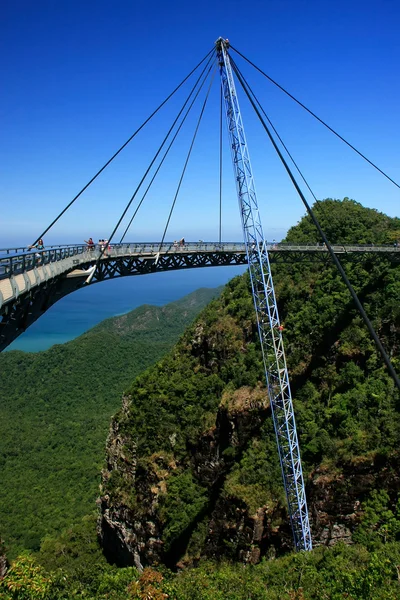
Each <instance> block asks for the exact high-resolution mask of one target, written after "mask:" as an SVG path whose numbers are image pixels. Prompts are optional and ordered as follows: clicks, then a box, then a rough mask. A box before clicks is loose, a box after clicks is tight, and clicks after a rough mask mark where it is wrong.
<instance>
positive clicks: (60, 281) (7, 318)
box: [0, 249, 400, 352]
mask: <svg viewBox="0 0 400 600" xmlns="http://www.w3.org/2000/svg"><path fill="white" fill-rule="evenodd" d="M339 254H341V259H343V258H348V259H351V260H357V261H365V260H366V259H370V260H371V259H372V256H371V253H370V252H366V253H363V252H354V253H345V252H344V253H343V254H342V253H340V252H339ZM385 258H386V259H388V260H390V261H392V262H400V260H399V259H400V256H399V253H398V252H394V253H393V254H392V253H387V254H386V255H385ZM69 260H70V263H69V265H70V266H69V268H68V269H67V270H65V271H63V272H61V273H59V274H50V275H49V274H48V273H47V274H46V278H45V279H42V280H41V277H42V275H41V277H39V276H38V273H37V272H36V271H39V269H40V268H41V267H38V268H37V269H34V271H35V272H36V273H35V276H36V280H37V281H38V284H37V285H34V286H32V285H27V286H25V287H26V289H21V287H18V285H16V284H15V282H13V283H12V284H11V283H9V284H8V285H9V287H10V289H11V288H13V290H14V292H13V294H12V295H11V297H10V298H9V299H6V300H5V301H4V298H3V302H2V304H1V307H0V352H1V351H2V350H4V349H5V348H6V347H7V346H8V345H9V344H11V342H13V341H14V340H15V339H16V338H17V337H18V336H19V335H21V333H23V332H24V331H25V330H26V329H27V328H28V327H29V326H30V325H32V323H34V322H35V321H36V320H37V319H39V318H40V317H41V316H42V315H43V314H44V313H45V312H46V311H47V310H48V309H49V308H50V307H51V306H53V304H55V303H56V302H58V300H60V299H61V298H63V297H64V296H67V295H68V294H70V293H72V292H75V291H77V290H79V289H81V288H82V287H84V286H85V285H93V284H94V283H99V282H101V281H106V280H108V279H114V278H116V277H127V276H132V275H147V274H150V273H158V272H162V271H173V270H178V269H194V268H203V267H217V266H235V265H236V266H238V265H245V264H247V257H246V254H245V252H244V251H230V252H223V251H221V250H219V251H216V252H204V251H203V252H184V251H183V252H175V253H162V254H160V255H159V256H158V257H157V255H156V254H154V253H152V254H147V255H146V254H137V255H132V256H118V257H113V256H111V257H105V258H103V259H102V260H101V261H100V264H99V266H98V268H97V269H96V271H95V273H94V274H93V277H92V279H90V280H89V279H88V278H89V275H90V274H91V268H92V267H93V266H94V264H95V262H96V257H91V256H90V254H89V253H88V254H86V255H85V256H83V255H81V256H80V259H79V260H71V259H69ZM270 260H271V262H272V263H288V262H289V263H293V262H316V263H320V264H321V263H323V264H324V263H329V262H330V258H329V255H328V253H327V252H322V251H321V250H318V251H310V250H309V249H307V250H293V249H292V250H291V251H290V252H289V251H288V250H284V249H282V250H278V249H276V250H272V251H271V252H270ZM74 263H78V264H74ZM43 269H44V267H43ZM24 276H25V278H26V279H27V277H26V275H24ZM17 277H22V275H19V276H17ZM17 277H15V278H9V280H7V281H9V282H10V281H11V279H15V280H16V279H17ZM31 279H32V277H31ZM34 279H35V278H34ZM4 281H5V280H3V282H4Z"/></svg>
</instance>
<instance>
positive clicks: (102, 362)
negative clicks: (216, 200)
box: [0, 289, 220, 557]
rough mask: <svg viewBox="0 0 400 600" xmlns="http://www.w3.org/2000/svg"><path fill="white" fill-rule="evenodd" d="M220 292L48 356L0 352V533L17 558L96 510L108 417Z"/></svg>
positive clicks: (90, 335)
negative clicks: (126, 390)
mask: <svg viewBox="0 0 400 600" xmlns="http://www.w3.org/2000/svg"><path fill="white" fill-rule="evenodd" d="M219 291H220V290H209V289H201V290H198V291H196V292H194V293H193V294H190V295H188V296H186V297H185V298H182V299H181V300H179V301H177V302H173V303H171V304H168V305H166V306H164V307H155V306H148V305H144V306H141V307H139V308H137V309H136V310H134V311H132V312H130V313H128V314H126V315H122V316H119V317H114V318H111V319H107V320H106V321H103V322H102V323H100V324H99V325H97V326H96V327H94V328H92V329H91V330H90V331H88V332H87V333H85V334H84V335H82V336H80V337H79V338H77V339H76V340H73V341H71V342H69V343H66V344H63V345H57V346H53V347H52V348H50V349H49V350H47V351H45V352H39V353H24V352H19V351H12V352H6V353H3V354H1V355H0V373H1V377H0V407H1V409H0V410H1V419H0V472H1V493H0V535H1V536H2V537H3V538H4V540H5V541H6V543H7V547H8V556H10V557H13V556H15V555H16V553H18V552H20V551H21V550H24V549H30V550H38V549H39V547H40V542H41V540H42V538H43V537H44V536H45V535H48V534H50V533H55V532H61V530H62V529H63V528H65V527H67V526H70V525H72V524H73V523H76V522H79V521H80V519H81V518H82V517H83V516H84V515H85V514H87V513H90V512H91V511H93V509H94V507H95V500H96V496H97V495H98V484H99V474H100V470H101V467H102V463H103V456H104V444H105V439H106V436H107V432H108V427H109V422H110V417H111V415H112V414H113V413H114V412H115V411H116V410H117V408H118V407H119V406H120V403H121V394H122V392H123V390H124V388H125V387H126V386H128V385H130V383H131V382H132V380H133V379H134V378H135V377H136V375H138V373H140V372H141V371H143V370H144V369H145V368H146V367H148V366H149V365H151V364H152V363H154V362H156V361H157V360H159V359H160V358H161V357H162V356H163V355H164V354H165V353H166V352H167V351H168V350H169V349H170V348H171V347H172V346H173V344H174V343H175V342H176V341H177V339H178V337H179V336H180V335H181V334H182V332H183V331H184V329H185V327H186V326H187V325H188V324H190V323H191V321H192V320H193V319H194V317H195V316H196V315H197V314H198V312H199V311H200V310H201V308H203V307H204V306H205V305H206V304H207V303H208V302H209V301H210V300H211V298H213V297H214V296H215V295H216V294H217V293H219Z"/></svg>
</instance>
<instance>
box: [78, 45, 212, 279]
mask: <svg viewBox="0 0 400 600" xmlns="http://www.w3.org/2000/svg"><path fill="white" fill-rule="evenodd" d="M214 60H215V57H214V56H210V58H209V60H208V61H207V63H206V66H205V67H204V69H203V70H202V72H201V73H200V75H199V77H198V78H197V81H196V83H195V84H194V86H193V87H192V89H191V90H190V92H189V96H188V97H187V98H186V100H185V102H184V104H183V106H182V108H181V109H180V111H179V112H178V114H177V116H176V117H175V120H174V122H173V123H172V125H171V127H170V128H169V130H168V132H167V134H166V135H165V137H164V139H163V141H162V142H161V144H160V146H159V148H158V150H157V152H156V153H155V155H154V157H153V159H152V161H151V162H150V164H149V166H148V167H147V169H146V172H145V174H144V175H143V177H142V179H141V180H140V182H139V184H138V186H137V187H136V190H135V191H134V193H133V194H132V196H131V199H130V200H129V202H128V204H127V205H126V207H125V209H124V210H123V212H122V214H121V216H120V218H119V220H118V222H117V224H116V225H115V227H114V230H113V231H112V233H111V235H110V236H109V238H108V241H109V242H111V240H112V239H113V237H114V235H115V232H116V231H117V229H118V227H119V226H120V225H121V222H122V221H123V219H124V217H125V215H126V213H127V212H128V210H129V208H130V206H131V204H132V202H133V200H134V199H135V197H136V194H137V193H138V191H139V189H140V188H141V186H142V184H143V182H144V180H145V179H146V177H147V175H148V174H149V171H150V169H151V168H152V166H153V165H154V163H155V161H156V160H157V157H158V155H159V154H160V152H161V150H162V149H163V147H164V145H165V143H166V141H167V139H168V138H169V136H170V134H171V131H172V130H173V128H174V127H175V125H176V123H177V121H178V120H179V117H180V116H181V114H182V113H183V111H184V109H185V106H186V105H187V103H188V102H189V100H190V98H191V96H192V94H193V92H194V90H195V89H196V87H197V85H198V83H199V81H200V79H201V78H202V76H203V75H204V72H205V71H206V69H207V67H208V66H209V64H210V62H211V61H214ZM211 68H212V64H211V66H210V67H209V71H210V70H211ZM105 251H106V246H104V248H103V249H102V250H101V252H100V255H99V257H98V258H97V260H96V265H95V269H94V270H93V273H92V276H93V274H94V272H95V271H96V269H97V267H98V265H99V262H100V259H101V257H102V256H103V254H104V253H105ZM88 283H90V281H88Z"/></svg>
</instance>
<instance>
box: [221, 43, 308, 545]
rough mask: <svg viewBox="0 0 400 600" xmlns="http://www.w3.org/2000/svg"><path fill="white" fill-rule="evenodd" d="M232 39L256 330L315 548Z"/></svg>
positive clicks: (230, 101) (231, 96)
mask: <svg viewBox="0 0 400 600" xmlns="http://www.w3.org/2000/svg"><path fill="white" fill-rule="evenodd" d="M228 48H229V42H228V40H225V39H223V38H219V39H218V40H217V41H216V50H217V56H218V61H219V66H220V73H221V85H222V92H223V95H224V99H225V109H226V119H227V125H228V132H229V139H230V143H231V152H232V162H233V169H234V173H235V179H236V189H237V194H238V200H239V208H240V215H241V218H242V226H243V234H244V241H245V244H246V251H247V259H248V265H249V272H250V280H251V287H252V292H253V299H254V306H255V310H256V315H257V325H258V333H259V337H260V342H261V348H262V353H263V361H264V368H265V375H266V381H267V389H268V394H269V400H270V404H271V412H272V417H273V421H274V427H275V433H276V441H277V445H278V452H279V459H280V464H281V469H282V477H283V483H284V487H285V492H286V498H287V502H288V508H289V516H290V522H291V526H292V531H293V538H294V544H295V547H296V549H297V550H311V548H312V540H311V531H310V523H309V518H308V509H307V500H306V494H305V488H304V480H303V472H302V468H301V460H300V449H299V443H298V439H297V431H296V422H295V418H294V412H293V403H292V395H291V391H290V384H289V375H288V370H287V366H286V358H285V351H284V347H283V339H282V327H281V325H280V322H279V314H278V307H277V303H276V298H275V291H274V285H273V281H272V274H271V266H270V262H269V257H268V251H267V245H266V242H265V239H264V234H263V230H262V225H261V219H260V214H259V211H258V204H257V196H256V190H255V186H254V179H253V173H252V169H251V163H250V156H249V151H248V148H247V142H246V137H245V133H244V128H243V122H242V117H241V114H240V108H239V102H238V98H237V94H236V89H235V83H234V80H233V74H232V67H231V63H230V59H229V54H228Z"/></svg>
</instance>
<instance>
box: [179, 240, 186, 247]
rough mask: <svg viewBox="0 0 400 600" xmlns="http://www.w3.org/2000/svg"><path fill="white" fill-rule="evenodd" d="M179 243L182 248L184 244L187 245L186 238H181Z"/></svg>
mask: <svg viewBox="0 0 400 600" xmlns="http://www.w3.org/2000/svg"><path fill="white" fill-rule="evenodd" d="M179 245H180V246H181V248H183V246H184V245H185V238H182V239H181V240H179Z"/></svg>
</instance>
